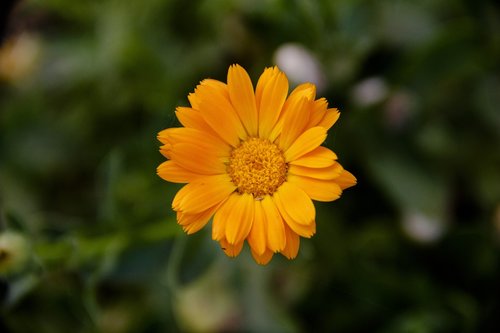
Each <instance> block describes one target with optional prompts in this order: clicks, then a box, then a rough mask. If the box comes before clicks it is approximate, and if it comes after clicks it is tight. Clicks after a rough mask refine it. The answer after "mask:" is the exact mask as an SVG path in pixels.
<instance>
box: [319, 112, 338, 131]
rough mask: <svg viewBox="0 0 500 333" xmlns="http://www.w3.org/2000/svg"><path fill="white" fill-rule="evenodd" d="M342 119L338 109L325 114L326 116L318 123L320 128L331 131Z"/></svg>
mask: <svg viewBox="0 0 500 333" xmlns="http://www.w3.org/2000/svg"><path fill="white" fill-rule="evenodd" d="M339 117H340V112H339V110H338V109H328V110H327V111H326V113H325V116H324V117H323V119H321V121H320V122H319V123H318V126H321V127H324V128H326V129H327V130H328V129H330V128H331V127H332V126H333V124H335V123H336V122H337V120H338V119H339Z"/></svg>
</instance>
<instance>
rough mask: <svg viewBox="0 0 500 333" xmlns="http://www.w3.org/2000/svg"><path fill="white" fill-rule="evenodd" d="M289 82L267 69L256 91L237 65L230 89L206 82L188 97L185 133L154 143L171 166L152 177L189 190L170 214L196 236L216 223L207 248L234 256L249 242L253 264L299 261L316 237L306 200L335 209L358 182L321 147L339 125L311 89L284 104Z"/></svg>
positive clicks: (183, 111) (172, 132) (168, 133)
mask: <svg viewBox="0 0 500 333" xmlns="http://www.w3.org/2000/svg"><path fill="white" fill-rule="evenodd" d="M287 95H288V80H287V78H286V76H285V74H284V73H283V72H281V71H280V70H279V69H278V68H277V67H274V68H266V70H265V71H264V73H263V74H262V75H261V77H260V79H259V81H258V83H257V87H256V88H255V92H254V88H253V86H252V82H251V80H250V77H249V76H248V74H247V72H246V71H245V70H244V69H243V68H242V67H241V66H239V65H233V66H231V67H230V68H229V72H228V75H227V84H225V83H223V82H220V81H216V80H211V79H206V80H203V81H202V82H201V83H200V84H199V85H198V86H197V87H196V89H195V91H194V93H191V94H189V96H188V98H189V102H190V104H191V107H178V108H177V110H176V116H177V118H178V119H179V121H180V123H181V124H182V125H183V126H184V127H180V128H169V129H166V130H163V131H161V132H160V133H159V134H158V139H159V140H160V141H161V142H162V143H163V146H161V148H160V152H161V153H162V154H163V155H164V156H165V157H166V158H167V159H168V160H167V161H166V162H163V163H162V164H161V165H160V166H159V167H158V170H157V171H158V175H159V176H160V177H162V178H163V179H165V180H167V181H170V182H175V183H187V185H185V186H184V187H183V188H181V189H180V190H179V192H178V193H177V194H176V196H175V198H174V200H173V203H172V207H173V209H174V210H175V211H176V212H177V221H178V223H179V224H180V225H181V226H182V228H183V229H184V230H185V231H186V232H187V233H188V234H192V233H194V232H196V231H198V230H200V229H201V228H203V227H204V226H205V225H206V224H207V223H208V221H209V220H210V219H211V218H212V217H213V222H212V238H213V239H214V240H216V241H218V242H219V243H220V245H221V247H222V249H223V250H224V252H225V253H226V254H227V255H228V256H230V257H235V256H237V255H238V254H239V253H240V251H241V249H242V247H243V243H244V242H245V240H246V241H247V242H248V244H249V245H250V248H251V252H252V255H253V257H254V259H255V261H256V262H257V263H259V264H267V263H268V262H269V261H270V260H271V258H272V256H273V254H274V253H278V252H280V253H281V254H283V255H284V256H285V257H287V258H289V259H292V258H295V257H296V256H297V253H298V250H299V245H300V237H306V238H309V237H311V236H312V235H314V233H315V232H316V222H315V215H316V211H315V208H314V205H313V203H312V200H317V201H332V200H336V199H338V198H339V197H340V195H341V193H342V190H343V189H345V188H347V187H350V186H353V185H354V184H356V178H354V176H353V175H352V174H351V173H350V172H348V171H346V170H344V169H343V168H342V166H341V165H340V164H339V163H338V162H337V156H336V155H335V153H334V152H333V151H331V150H330V149H328V148H326V147H323V146H321V144H322V143H323V141H324V140H325V138H326V133H327V130H328V129H330V127H332V125H333V124H334V123H335V122H336V121H337V119H338V118H339V112H338V110H337V109H329V108H328V103H327V101H326V100H325V99H324V98H320V99H315V97H316V87H315V86H314V85H313V84H310V83H305V84H302V85H299V86H298V87H297V88H295V90H293V91H292V93H291V94H290V96H288V98H287Z"/></svg>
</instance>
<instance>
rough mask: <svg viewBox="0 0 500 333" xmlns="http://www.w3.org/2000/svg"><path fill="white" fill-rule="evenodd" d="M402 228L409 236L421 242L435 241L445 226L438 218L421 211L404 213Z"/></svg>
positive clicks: (442, 232)
mask: <svg viewBox="0 0 500 333" xmlns="http://www.w3.org/2000/svg"><path fill="white" fill-rule="evenodd" d="M402 228H403V231H404V232H405V233H406V234H407V235H408V236H409V237H410V238H412V239H414V240H416V241H419V242H422V243H432V242H435V241H437V240H438V239H439V238H441V236H442V235H443V234H444V231H445V226H444V225H443V223H442V222H441V221H440V220H439V219H437V218H433V217H431V216H429V215H427V214H424V213H422V212H407V213H405V214H404V216H403V220H402Z"/></svg>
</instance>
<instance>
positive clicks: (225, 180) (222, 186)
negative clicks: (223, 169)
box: [173, 174, 236, 214]
mask: <svg viewBox="0 0 500 333" xmlns="http://www.w3.org/2000/svg"><path fill="white" fill-rule="evenodd" d="M235 189H236V186H234V184H233V183H232V182H231V180H230V179H229V176H228V175H227V174H222V175H215V176H205V177H201V178H199V179H197V180H196V181H194V182H192V183H189V184H187V185H186V186H184V187H183V188H182V189H181V190H180V191H179V192H177V195H176V196H175V198H174V202H173V207H174V210H176V211H179V210H180V211H183V212H185V213H189V214H195V213H201V212H202V211H204V210H207V209H208V208H210V207H213V206H215V205H217V204H219V203H220V202H221V201H223V200H224V199H226V198H227V197H228V196H229V195H230V194H231V193H232V192H233V191H234V190H235Z"/></svg>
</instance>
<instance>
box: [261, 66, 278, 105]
mask: <svg viewBox="0 0 500 333" xmlns="http://www.w3.org/2000/svg"><path fill="white" fill-rule="evenodd" d="M279 72H280V70H279V69H278V67H276V66H274V67H266V68H265V69H264V72H263V73H262V74H261V75H260V77H259V80H258V81H257V86H256V87H255V104H256V105H257V110H259V109H260V104H261V100H262V93H263V92H264V88H265V87H266V85H267V84H268V83H269V81H270V80H271V78H272V77H273V76H275V75H277V74H278V73H279Z"/></svg>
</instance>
